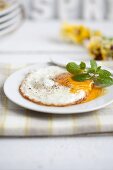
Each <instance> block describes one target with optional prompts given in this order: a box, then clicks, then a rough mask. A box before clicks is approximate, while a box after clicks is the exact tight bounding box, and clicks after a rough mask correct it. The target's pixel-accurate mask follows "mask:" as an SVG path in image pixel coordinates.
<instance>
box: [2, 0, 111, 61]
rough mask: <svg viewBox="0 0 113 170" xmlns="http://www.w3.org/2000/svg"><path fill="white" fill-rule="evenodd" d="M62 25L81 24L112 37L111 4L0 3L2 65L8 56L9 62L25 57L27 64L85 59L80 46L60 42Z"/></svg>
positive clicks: (99, 0) (95, 0) (70, 0)
mask: <svg viewBox="0 0 113 170" xmlns="http://www.w3.org/2000/svg"><path fill="white" fill-rule="evenodd" d="M64 22H67V23H71V22H72V23H74V24H82V25H83V26H87V27H89V28H91V29H97V30H99V31H101V32H102V33H103V34H104V35H105V36H110V37H113V32H112V30H113V0H0V54H4V57H3V58H2V61H4V60H5V57H6V55H8V56H9V54H11V55H10V58H12V61H14V60H17V59H18V60H19V57H18V56H19V55H21V56H24V55H25V54H26V55H27V58H29V59H28V61H32V60H33V58H34V60H33V61H37V59H38V58H39V57H40V59H42V58H43V57H45V56H46V57H45V58H47V56H59V57H60V56H62V55H63V56H67V57H70V56H74V57H75V58H76V59H79V60H80V59H81V58H82V59H84V60H85V59H88V57H87V56H88V53H87V51H86V49H84V48H83V46H80V45H77V44H73V43H66V42H65V41H63V40H62V39H61V37H60V30H61V27H62V25H63V23H64ZM13 54H14V55H18V56H17V57H14V55H13ZM37 56H38V57H37ZM76 56H77V57H76ZM78 56H79V57H78ZM81 56H84V57H81ZM15 58H16V59H15ZM24 58H25V57H23V58H22V61H23V60H24Z"/></svg>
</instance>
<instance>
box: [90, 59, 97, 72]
mask: <svg viewBox="0 0 113 170" xmlns="http://www.w3.org/2000/svg"><path fill="white" fill-rule="evenodd" d="M90 65H91V69H94V70H95V71H96V70H97V63H96V61H95V60H90Z"/></svg>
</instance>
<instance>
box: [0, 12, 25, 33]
mask: <svg viewBox="0 0 113 170" xmlns="http://www.w3.org/2000/svg"><path fill="white" fill-rule="evenodd" d="M21 18H22V15H21V13H20V14H18V15H17V16H15V17H14V18H12V19H10V20H9V21H7V22H4V23H2V24H0V30H1V29H4V28H8V27H9V26H11V25H13V24H15V23H17V22H18V21H19V20H21Z"/></svg>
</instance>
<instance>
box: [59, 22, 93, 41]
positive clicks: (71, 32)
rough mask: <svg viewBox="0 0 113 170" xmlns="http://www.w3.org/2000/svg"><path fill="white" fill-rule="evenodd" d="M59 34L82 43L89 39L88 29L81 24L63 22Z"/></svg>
mask: <svg viewBox="0 0 113 170" xmlns="http://www.w3.org/2000/svg"><path fill="white" fill-rule="evenodd" d="M61 35H62V36H63V37H64V38H65V39H67V40H70V41H72V42H74V43H78V44H82V43H83V42H84V40H86V39H89V37H90V30H89V28H87V27H84V26H83V25H68V24H64V25H63V27H62V29H61Z"/></svg>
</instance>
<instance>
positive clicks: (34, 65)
mask: <svg viewBox="0 0 113 170" xmlns="http://www.w3.org/2000/svg"><path fill="white" fill-rule="evenodd" d="M41 64H43V65H46V66H47V63H44V62H43V63H41ZM37 65H39V63H37V64H33V65H30V66H27V67H25V68H22V69H20V70H18V71H16V72H14V73H12V74H11V75H10V76H9V77H8V78H7V79H6V81H5V82H4V86H3V89H4V93H5V95H6V96H7V97H8V99H9V100H11V101H12V102H13V103H15V104H16V105H19V106H21V107H23V108H26V109H30V110H33V111H36V112H44V113H50V114H61V115H64V114H79V113H86V112H92V111H96V110H99V109H101V108H104V107H106V106H108V105H109V104H111V103H113V99H112V100H111V101H109V102H107V103H105V104H103V105H100V106H98V107H96V108H90V109H89V108H88V109H86V110H85V111H82V110H81V111H80V109H79V111H77V112H76V111H75V110H74V111H71V112H70V111H65V112H64V111H63V112H62V111H60V110H61V108H67V107H68V108H73V106H66V107H49V106H41V105H38V106H39V109H34V108H33V107H31V106H30V107H28V106H27V107H26V106H25V105H23V104H20V103H17V102H15V101H14V100H13V99H12V98H11V96H9V94H8V93H7V90H6V89H7V87H6V86H7V82H8V81H9V80H10V78H11V77H13V76H15V75H16V74H17V73H21V72H23V74H24V71H25V72H26V74H27V73H28V69H33V68H34V67H36V66H37ZM41 67H42V65H41ZM41 67H40V68H41ZM102 67H103V68H107V69H108V70H109V71H111V72H112V73H113V70H112V69H110V68H108V67H106V66H102ZM26 70H27V71H26ZM23 76H25V74H24V75H23ZM21 81H22V77H21ZM18 88H19V86H18ZM20 96H21V95H20ZM21 98H22V100H23V99H24V98H23V97H22V96H21ZM24 100H25V101H26V102H27V103H31V105H35V106H36V105H37V104H35V103H32V102H30V101H28V100H26V99H24ZM98 100H99V98H98ZM93 101H94V100H93ZM90 102H92V101H90ZM90 102H87V103H84V104H85V105H86V106H87V105H88V104H90ZM74 107H75V105H74ZM47 108H50V109H47ZM53 108H54V110H55V109H56V108H57V109H56V110H57V111H53V110H52V109H53ZM45 110H46V111H45ZM58 110H59V111H58Z"/></svg>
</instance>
